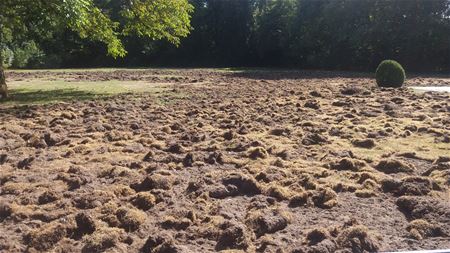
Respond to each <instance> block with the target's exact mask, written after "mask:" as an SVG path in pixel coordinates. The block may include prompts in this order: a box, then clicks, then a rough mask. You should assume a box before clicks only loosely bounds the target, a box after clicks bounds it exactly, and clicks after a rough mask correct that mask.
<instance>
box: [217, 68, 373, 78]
mask: <svg viewBox="0 0 450 253" xmlns="http://www.w3.org/2000/svg"><path fill="white" fill-rule="evenodd" d="M230 70H233V71H234V72H230V73H227V74H226V75H229V76H232V77H239V78H249V79H257V80H261V79H265V80H280V79H294V80H295V79H325V78H336V77H341V78H373V77H374V76H375V75H374V74H373V73H368V72H346V71H318V70H295V69H273V70H272V69H239V68H236V69H230Z"/></svg>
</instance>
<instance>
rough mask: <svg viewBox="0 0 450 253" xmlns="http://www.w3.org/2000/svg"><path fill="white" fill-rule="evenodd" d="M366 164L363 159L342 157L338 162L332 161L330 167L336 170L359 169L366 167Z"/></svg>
mask: <svg viewBox="0 0 450 253" xmlns="http://www.w3.org/2000/svg"><path fill="white" fill-rule="evenodd" d="M364 165H365V164H364V162H361V161H357V160H353V159H350V158H342V159H341V160H339V161H338V162H334V163H331V164H330V167H331V168H332V169H334V170H350V171H359V170H360V169H361V168H362V167H364Z"/></svg>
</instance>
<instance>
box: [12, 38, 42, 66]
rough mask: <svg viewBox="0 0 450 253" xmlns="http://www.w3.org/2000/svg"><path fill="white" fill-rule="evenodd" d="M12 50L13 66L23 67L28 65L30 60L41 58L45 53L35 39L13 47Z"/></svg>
mask: <svg viewBox="0 0 450 253" xmlns="http://www.w3.org/2000/svg"><path fill="white" fill-rule="evenodd" d="M12 52H13V54H12V63H11V67H13V68H23V67H25V66H27V64H28V62H29V61H30V60H32V59H35V58H39V57H41V56H42V55H43V52H42V51H41V50H40V49H39V47H38V46H37V45H36V43H35V42H34V41H28V42H25V43H23V44H22V45H21V46H17V47H15V48H13V49H12Z"/></svg>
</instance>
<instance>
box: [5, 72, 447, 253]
mask: <svg viewBox="0 0 450 253" xmlns="http://www.w3.org/2000/svg"><path fill="white" fill-rule="evenodd" d="M8 78H9V80H10V81H11V82H13V81H14V80H24V79H30V80H32V79H33V78H59V79H61V78H64V79H67V80H75V81H76V80H90V81H92V80H93V81H102V80H103V81H105V80H123V81H133V80H136V81H140V82H145V83H146V84H147V85H166V87H168V88H167V89H165V90H163V91H160V92H158V93H152V94H147V93H140V94H136V93H135V94H122V95H118V96H114V97H111V98H107V99H99V100H96V101H74V102H66V103H58V104H49V105H34V106H25V107H23V106H20V107H19V106H8V107H6V106H4V107H3V108H1V107H2V105H0V108H1V110H0V122H1V126H0V168H1V169H0V251H1V252H24V251H25V252H26V251H28V252H159V253H169V252H170V253H172V252H215V251H227V250H228V251H227V252H278V253H283V252H286V253H291V252H292V253H294V252H295V253H300V252H305V253H306V252H321V253H326V252H376V251H400V250H414V249H445V248H450V191H449V187H450V95H449V93H418V92H414V91H412V90H409V89H406V88H404V89H396V90H394V89H379V88H377V87H376V86H375V82H374V80H373V79H371V78H367V77H361V76H358V75H352V74H342V75H341V73H335V72H276V71H273V72H268V71H262V72H260V71H247V72H245V71H243V72H230V71H218V70H134V71H125V70H118V71H89V72H83V71H78V72H77V71H71V72H64V71H60V72H11V73H9V75H8ZM449 83H450V80H449V79H445V78H441V79H433V78H419V77H416V78H413V79H410V80H408V82H407V85H410V86H413V85H415V86H417V85H427V84H430V85H433V86H436V85H440V84H441V85H445V84H446V85H448V84H449Z"/></svg>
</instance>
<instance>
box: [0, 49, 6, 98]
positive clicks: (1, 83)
mask: <svg viewBox="0 0 450 253" xmlns="http://www.w3.org/2000/svg"><path fill="white" fill-rule="evenodd" d="M0 50H1V49H0ZM0 96H1V98H2V99H5V98H7V97H8V86H7V85H6V76H5V70H4V68H3V56H2V52H1V51H0Z"/></svg>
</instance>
